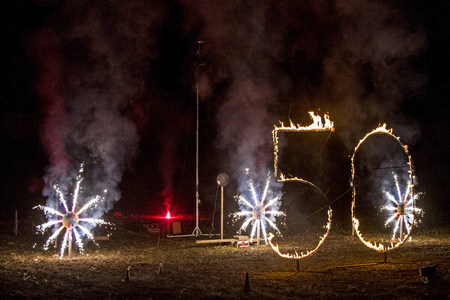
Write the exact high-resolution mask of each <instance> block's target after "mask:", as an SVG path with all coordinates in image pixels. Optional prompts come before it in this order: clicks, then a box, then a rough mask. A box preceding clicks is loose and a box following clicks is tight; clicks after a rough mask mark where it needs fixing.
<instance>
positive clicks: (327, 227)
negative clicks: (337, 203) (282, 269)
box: [267, 207, 332, 259]
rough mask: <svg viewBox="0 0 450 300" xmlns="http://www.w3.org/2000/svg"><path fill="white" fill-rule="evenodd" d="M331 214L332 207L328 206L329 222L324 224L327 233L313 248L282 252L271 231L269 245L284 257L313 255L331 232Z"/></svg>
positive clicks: (296, 257)
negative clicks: (304, 250)
mask: <svg viewBox="0 0 450 300" xmlns="http://www.w3.org/2000/svg"><path fill="white" fill-rule="evenodd" d="M331 216H332V210H331V207H329V208H328V222H327V225H325V226H324V228H326V230H327V231H326V232H325V234H324V235H323V236H321V237H320V238H319V243H318V244H317V246H316V247H315V248H314V249H312V250H306V252H300V253H298V252H297V250H294V253H281V251H280V249H279V246H278V245H275V244H273V243H272V239H273V238H274V234H273V233H269V237H268V239H267V240H268V242H269V245H270V247H271V248H272V250H273V251H275V252H276V253H277V254H278V255H279V256H281V257H283V258H292V259H302V258H305V257H308V256H311V255H313V254H314V253H315V252H316V251H317V250H318V249H319V248H320V246H322V244H323V242H325V239H326V238H327V236H328V234H329V232H330V228H331Z"/></svg>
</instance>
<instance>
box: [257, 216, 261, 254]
mask: <svg viewBox="0 0 450 300" xmlns="http://www.w3.org/2000/svg"><path fill="white" fill-rule="evenodd" d="M257 222H258V224H257V227H256V239H257V241H256V247H259V238H260V236H261V235H260V232H259V231H260V229H261V228H260V226H261V221H260V219H258V220H257Z"/></svg>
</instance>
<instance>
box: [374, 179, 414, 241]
mask: <svg viewBox="0 0 450 300" xmlns="http://www.w3.org/2000/svg"><path fill="white" fill-rule="evenodd" d="M392 175H393V177H394V183H395V187H396V193H394V194H393V193H390V192H389V191H388V190H385V191H383V193H384V194H385V195H386V197H387V199H388V201H389V203H388V205H384V206H382V207H381V210H382V211H383V210H387V211H388V212H389V213H390V217H389V218H388V219H387V220H386V222H385V224H384V226H385V227H389V226H390V225H391V223H392V224H394V229H393V232H392V240H395V237H396V236H397V235H398V239H399V240H402V238H403V228H406V230H407V234H409V231H410V230H411V227H412V226H411V225H412V224H413V223H414V214H420V213H422V209H420V208H418V207H415V201H416V200H417V198H418V194H415V195H414V196H412V193H411V182H410V181H408V183H407V187H406V189H405V192H404V193H402V191H401V189H400V185H399V182H398V177H397V175H396V174H394V173H392Z"/></svg>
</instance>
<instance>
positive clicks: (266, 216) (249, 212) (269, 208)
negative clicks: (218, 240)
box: [233, 169, 285, 243]
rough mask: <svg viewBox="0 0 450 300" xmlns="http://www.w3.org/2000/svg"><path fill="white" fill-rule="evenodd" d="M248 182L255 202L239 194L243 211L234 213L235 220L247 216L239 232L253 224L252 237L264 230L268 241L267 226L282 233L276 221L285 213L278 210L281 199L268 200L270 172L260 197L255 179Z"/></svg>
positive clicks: (239, 202) (238, 198) (239, 201)
mask: <svg viewBox="0 0 450 300" xmlns="http://www.w3.org/2000/svg"><path fill="white" fill-rule="evenodd" d="M247 174H248V169H247ZM248 183H249V187H250V192H251V195H252V198H253V203H252V202H250V201H249V200H247V199H246V198H245V197H244V196H242V195H237V196H236V198H237V201H238V204H239V206H240V208H241V211H240V212H236V213H234V214H233V216H234V222H236V221H237V220H238V219H240V218H242V217H245V221H244V223H243V224H242V226H241V227H240V229H239V231H238V233H241V232H242V231H243V230H247V228H248V227H249V225H250V224H251V226H252V229H251V235H250V238H251V239H252V240H253V238H254V237H255V234H256V235H257V236H258V237H259V232H260V231H262V234H263V237H264V240H265V241H266V243H267V234H268V233H267V228H268V227H269V226H270V227H272V228H273V229H274V230H275V231H276V232H277V233H278V234H281V233H280V230H279V229H278V227H277V225H276V223H275V222H276V218H275V217H277V216H284V215H285V213H284V212H282V211H279V210H278V208H279V207H280V205H281V201H280V199H279V198H278V197H276V198H273V199H271V200H268V201H266V198H267V195H268V193H269V184H270V172H269V173H268V174H267V180H266V186H265V188H264V191H263V193H262V195H261V197H258V194H257V193H256V190H255V187H254V185H253V181H252V180H251V179H250V180H249V181H248Z"/></svg>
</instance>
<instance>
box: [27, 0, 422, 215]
mask: <svg viewBox="0 0 450 300" xmlns="http://www.w3.org/2000/svg"><path fill="white" fill-rule="evenodd" d="M57 2H58V1H57ZM160 2H161V1H144V0H131V1H113V0H111V1H96V2H92V1H63V2H58V3H57V4H48V6H49V7H50V6H51V9H49V11H51V12H52V13H51V14H50V17H49V18H48V28H46V29H43V30H41V31H40V32H39V34H38V35H36V37H35V39H34V44H33V49H32V50H33V52H34V53H35V58H36V61H37V62H38V63H39V66H40V72H41V77H40V80H39V82H38V84H37V88H38V91H39V94H40V97H41V99H42V111H43V112H44V118H45V120H44V121H43V135H42V141H43V144H44V147H45V148H46V151H47V153H48V156H49V160H50V167H49V172H48V174H47V183H49V182H50V181H51V180H53V179H58V178H61V177H64V176H67V177H70V174H73V173H74V171H76V170H78V167H79V163H80V162H81V161H83V160H86V166H85V173H86V174H85V175H86V176H87V178H86V180H85V181H84V184H87V185H88V187H84V192H85V193H86V194H87V193H88V192H89V193H90V192H92V193H95V194H98V193H101V192H102V191H103V190H104V189H108V195H107V199H108V200H109V202H108V206H107V207H105V208H104V209H105V210H107V209H109V208H110V207H111V205H112V204H113V203H114V202H115V201H117V200H118V199H119V198H120V192H119V190H118V188H117V187H118V184H119V182H120V181H121V178H122V174H123V172H124V170H125V169H126V168H127V166H129V165H130V163H131V162H132V160H133V158H134V157H135V155H136V151H137V148H138V142H139V136H138V133H137V129H136V126H138V127H139V128H142V127H145V124H146V122H149V121H152V120H153V119H154V118H153V116H151V117H150V116H149V114H150V112H151V111H150V108H149V107H150V106H152V105H149V103H148V102H150V101H148V99H151V98H152V97H155V95H159V96H164V97H161V98H164V101H161V99H157V101H155V102H158V104H157V105H156V107H157V108H158V109H159V110H160V111H158V116H159V118H160V119H161V120H163V119H167V118H166V117H165V116H167V115H169V114H171V113H172V112H171V111H172V110H178V112H176V114H177V115H178V116H179V117H177V118H176V119H183V120H184V121H183V124H187V123H189V122H188V121H187V120H188V119H189V118H190V119H189V120H190V121H192V115H191V116H188V117H186V115H187V114H186V111H187V109H186V107H185V106H184V103H183V104H180V103H181V102H182V100H180V99H184V98H183V95H184V94H188V92H187V90H188V89H187V88H186V86H187V85H189V84H192V82H190V83H189V84H188V83H187V82H189V81H190V79H192V77H193V74H192V73H193V66H194V61H193V55H192V54H193V52H194V51H195V48H194V47H195V43H194V41H195V40H196V39H197V40H205V41H206V44H204V45H203V46H202V55H203V56H204V58H205V61H206V66H204V67H201V72H200V73H201V74H200V75H201V78H200V83H201V86H200V90H201V95H200V96H201V97H200V99H201V101H202V103H201V106H202V110H203V112H204V111H206V112H208V113H211V112H213V114H214V117H215V121H216V126H217V131H216V132H217V136H216V139H215V141H214V143H215V145H216V148H217V149H216V150H217V152H218V153H220V154H219V155H220V159H218V160H217V161H218V162H219V163H221V164H222V165H221V166H204V167H205V168H206V167H208V168H211V169H212V168H215V169H219V168H220V169H221V172H226V173H228V174H230V175H231V178H233V179H234V180H236V182H237V183H238V184H239V185H240V186H239V188H238V189H239V191H240V192H242V191H246V190H247V189H248V187H247V180H248V176H247V175H246V173H245V168H249V169H250V171H251V172H254V173H255V175H254V176H255V177H253V178H254V181H255V183H256V181H257V179H255V178H260V179H262V178H266V176H267V173H268V171H272V168H273V142H272V135H271V132H272V129H273V126H274V125H278V121H279V120H282V121H284V122H285V123H286V122H287V121H288V118H291V119H292V120H293V121H294V122H296V123H303V122H305V121H306V122H309V117H308V114H307V112H308V111H311V110H313V111H315V112H316V113H318V112H319V109H320V111H321V112H323V113H324V112H329V113H330V116H331V119H332V120H333V121H334V122H335V126H336V134H335V135H337V136H339V137H340V138H341V140H342V143H343V144H345V145H346V146H347V150H348V152H349V153H351V152H352V150H353V147H354V146H355V145H356V144H357V141H358V140H359V139H360V138H362V137H363V136H364V135H365V133H367V132H369V131H370V130H372V129H373V128H375V127H376V126H377V125H378V123H379V122H386V123H388V127H393V128H395V129H396V130H395V131H396V134H398V135H400V136H402V138H404V139H405V142H406V143H408V144H409V143H410V142H411V140H412V139H413V138H414V137H415V136H417V134H418V132H419V131H418V129H417V128H416V126H415V125H414V122H412V121H411V120H409V119H407V117H406V116H405V115H403V114H402V109H403V108H404V107H405V106H407V105H408V100H409V99H411V98H414V97H416V96H417V95H419V94H420V93H421V91H422V88H423V86H424V84H425V82H426V77H425V76H423V75H422V74H421V73H420V72H418V70H417V67H416V66H417V64H416V63H417V60H418V59H419V58H420V55H421V53H422V51H423V50H424V48H425V47H426V46H427V44H426V37H425V34H424V32H423V30H422V28H421V27H420V24H418V23H417V22H416V21H417V20H415V19H414V17H413V14H412V13H411V12H410V11H408V10H407V9H406V8H405V7H406V6H407V2H406V1H405V2H404V3H402V2H401V1H395V3H392V2H389V1H371V0H363V1H356V0H351V1H334V2H330V1H325V0H322V1H321V0H314V1H313V0H305V1H270V0H266V1H259V0H258V1H256V0H249V1H237V0H234V1H233V0H232V1H219V0H211V1H206V0H204V1H201V0H200V1H182V0H178V1H177V0H173V1H168V2H165V3H164V4H162V3H160ZM403 6H404V7H403ZM182 27H183V28H182ZM187 44H189V45H192V48H189V49H191V50H192V51H191V53H190V54H188V53H187V52H188V50H187V49H188V46H186V45H187ZM189 47H191V46H189ZM183 51H184V52H183ZM153 81H156V83H155V82H153ZM190 96H192V95H189V97H190ZM191 100H192V99H191ZM165 102H168V103H170V104H169V105H167V103H165ZM154 108H155V106H153V107H152V109H154ZM159 123H160V124H159V126H164V125H161V124H162V123H163V122H159ZM186 127H188V126H186ZM179 128H180V126H173V128H170V129H168V127H167V128H164V129H162V130H161V128H157V129H155V130H154V131H155V132H154V133H153V136H156V137H158V142H159V143H160V144H161V147H160V148H159V149H160V150H161V151H160V153H161V155H162V156H160V158H161V159H160V161H159V162H158V163H157V164H158V166H159V173H160V174H161V175H162V178H161V179H162V180H163V181H164V182H163V185H164V188H163V191H162V193H161V195H162V196H163V198H164V201H165V204H166V205H167V206H168V205H170V201H171V199H173V186H174V185H173V179H174V174H176V173H177V172H176V171H177V169H176V168H177V151H176V150H177V147H178V144H177V143H178V141H179V140H180V138H181V137H182V136H183V135H187V132H186V131H180V130H178V129H179ZM152 130H153V128H152ZM184 130H186V129H184ZM212 131H213V130H211V131H210V132H212ZM201 132H204V131H201ZM208 137H211V136H208ZM205 140H206V139H205ZM402 140H403V139H402ZM209 142H211V143H213V139H212V138H211V139H210V140H209ZM149 144H150V143H149ZM157 146H158V145H156V147H157ZM223 153H225V155H223ZM349 153H345V155H344V156H345V159H347V158H348V154H349ZM215 154H217V153H215ZM210 161H212V160H210ZM208 171H210V170H207V172H208ZM60 180H61V179H60ZM62 181H64V180H62ZM263 181H264V180H263ZM271 188H272V187H271Z"/></svg>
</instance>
